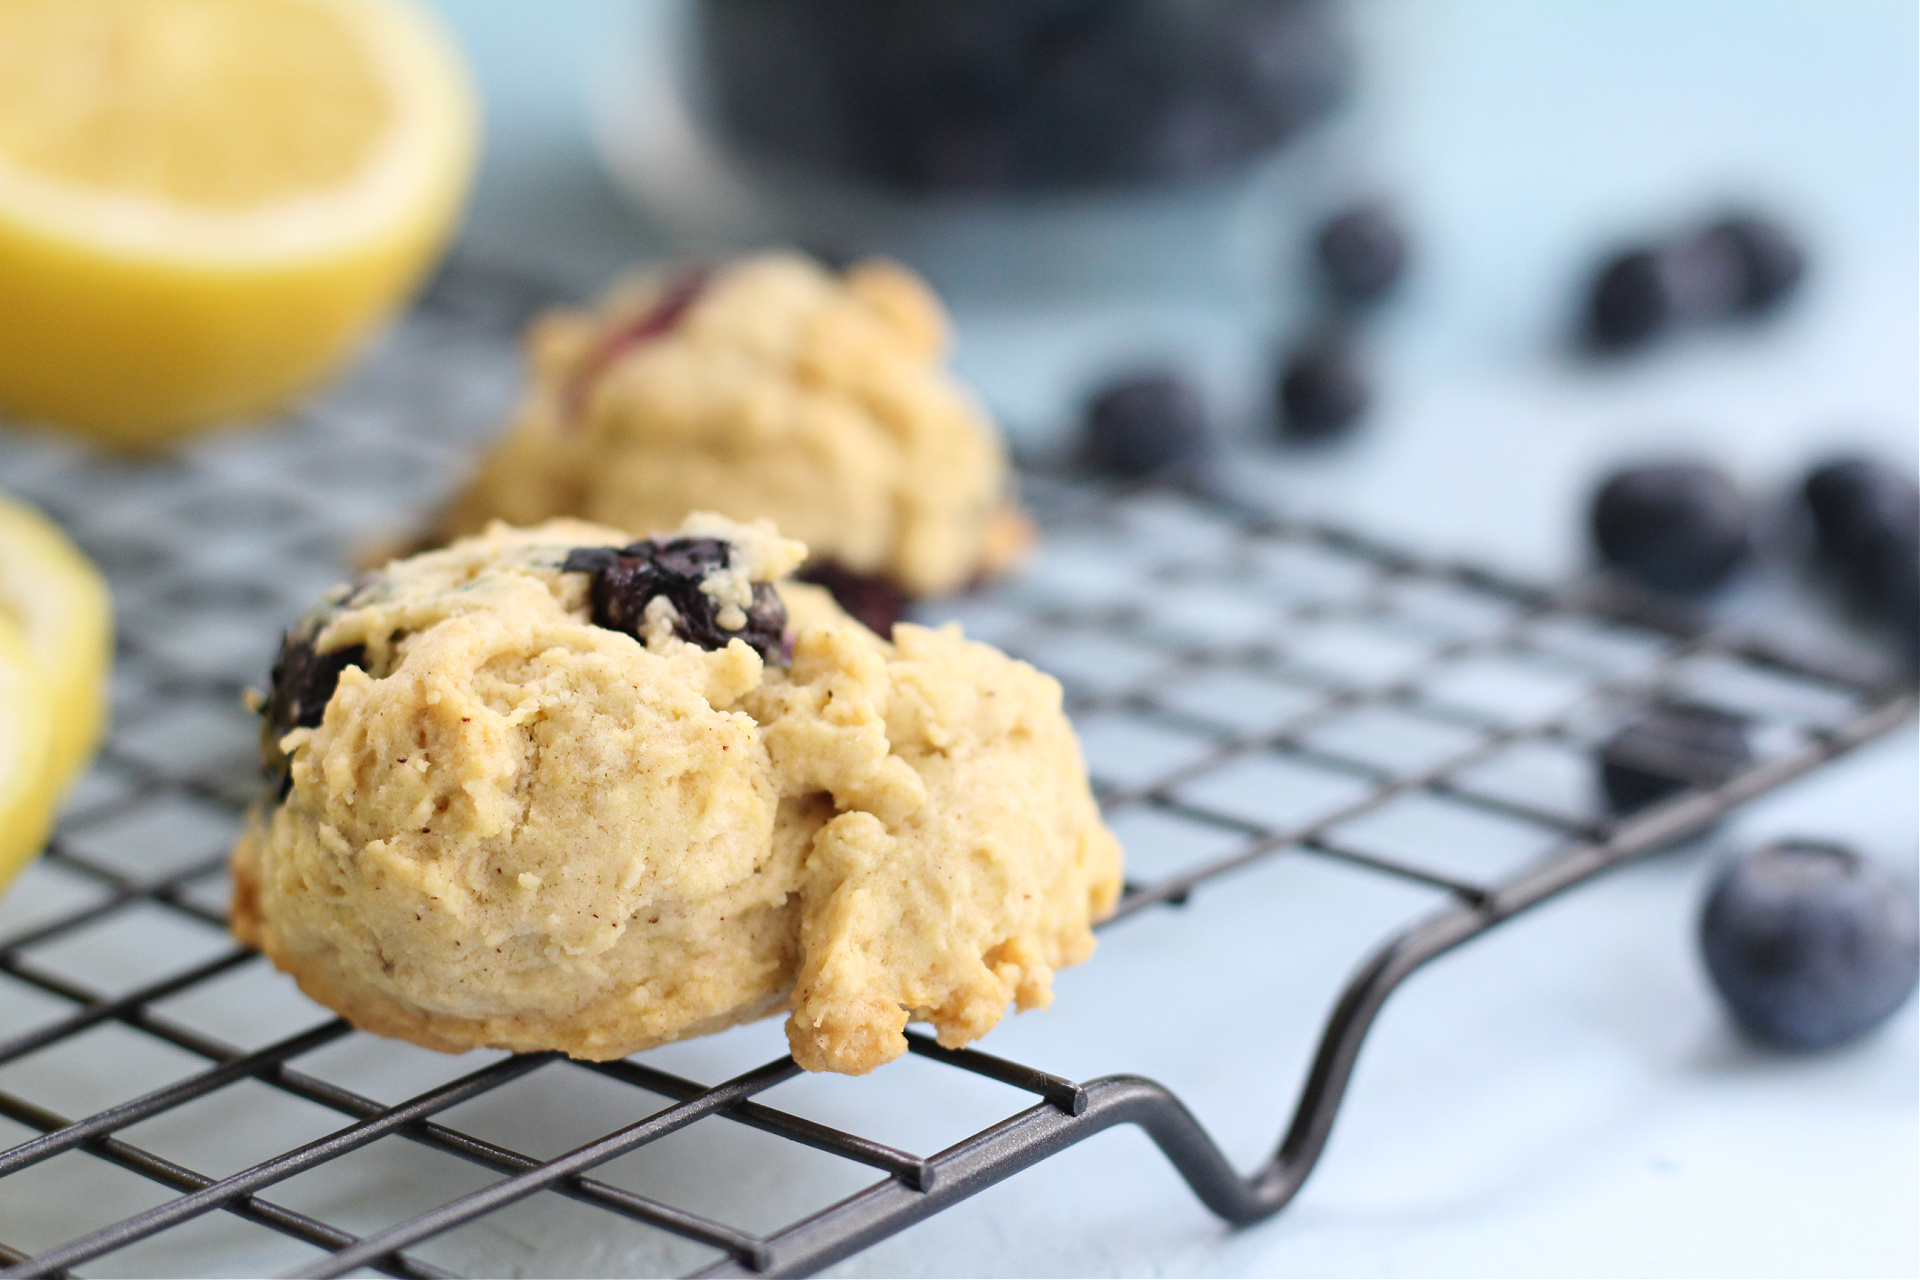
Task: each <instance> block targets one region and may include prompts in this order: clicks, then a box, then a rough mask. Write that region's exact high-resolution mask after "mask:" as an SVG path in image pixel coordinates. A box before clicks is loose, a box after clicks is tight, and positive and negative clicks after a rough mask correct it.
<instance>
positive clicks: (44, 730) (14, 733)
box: [0, 616, 53, 889]
mask: <svg viewBox="0 0 1920 1280" xmlns="http://www.w3.org/2000/svg"><path fill="white" fill-rule="evenodd" d="M51 711H52V708H51V700H50V699H49V697H48V694H47V690H46V688H45V687H44V682H43V681H42V680H41V679H40V673H39V670H38V663H37V662H36V661H35V659H34V657H33V654H32V653H31V652H29V651H28V649H27V643H26V640H25V639H24V638H23V637H22V636H21V634H20V628H19V627H18V626H16V625H15V624H14V623H13V621H12V620H11V619H9V618H7V617H4V616H0V889H5V888H6V886H7V884H8V883H9V882H10V881H12V879H13V878H14V876H16V875H18V874H19V873H20V868H22V867H24V866H26V865H27V863H28V862H29V861H30V860H31V859H32V858H33V856H34V855H35V854H37V853H39V852H40V849H41V846H43V845H44V844H46V842H47V831H48V829H49V828H50V827H51V826H52V825H53V794H52V791H51V789H50V788H49V787H48V786H47V744H48V739H49V737H50V735H51V730H52V725H51Z"/></svg>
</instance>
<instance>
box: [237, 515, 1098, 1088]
mask: <svg viewBox="0 0 1920 1280" xmlns="http://www.w3.org/2000/svg"><path fill="white" fill-rule="evenodd" d="M714 543H718V544H720V545H721V546H722V547H724V548H725V549H726V553H725V554H724V555H716V553H715V552H714V549H713V546H712V545H711V544H714ZM643 547H644V548H652V550H651V551H642V550H636V548H643ZM676 548H678V550H676ZM583 549H584V550H583ZM803 553H804V548H802V547H801V546H800V545H799V544H797V543H794V542H791V541H788V540H786V539H783V538H780V537H778V536H777V535H775V534H774V533H773V532H772V530H771V528H770V527H769V526H766V525H764V524H763V525H761V526H757V527H755V526H740V525H735V524H732V523H731V522H729V521H726V520H724V519H721V518H718V517H712V516H696V517H693V518H690V519H689V521H688V522H687V525H686V526H685V527H683V529H682V530H681V533H680V534H679V535H677V536H676V535H663V536H656V537H655V538H654V539H651V540H647V541H645V542H638V543H637V542H635V541H634V540H633V538H632V537H631V535H629V534H627V533H624V532H621V531H619V530H615V529H611V528H606V527H599V526H594V525H589V524H585V523H583V522H579V521H572V520H555V521H550V522H548V523H546V524H544V525H542V526H539V527H536V528H532V529H512V528H508V527H506V526H502V525H495V526H493V527H492V528H490V529H489V530H488V531H487V532H486V533H485V534H483V535H481V536H479V537H475V538H469V539H465V540H462V541H460V542H457V543H455V544H454V545H453V546H451V547H449V548H447V549H445V550H442V551H436V552H430V553H426V554H423V555H419V556H415V557H413V558H411V559H409V560H404V561H397V562H395V563H394V564H392V565H389V566H388V567H387V568H386V569H384V570H382V571H380V572H378V573H376V574H372V575H369V576H367V577H366V578H363V579H362V580H361V581H360V582H358V583H356V584H354V585H353V586H352V587H350V588H341V589H338V590H336V592H335V593H332V595H330V597H329V598H328V599H327V600H325V601H323V602H322V604H321V606H320V607H318V608H317V609H316V610H315V611H314V613H313V614H310V615H309V617H308V619H307V620H306V621H305V622H303V624H302V625H301V627H300V628H297V629H296V630H295V631H294V632H293V633H290V636H289V645H297V646H300V648H299V653H300V654H301V657H300V660H299V661H298V662H288V663H284V664H282V667H283V668H284V669H285V670H286V671H287V672H288V673H290V674H289V678H290V679H296V680H298V681H301V682H302V683H301V684H300V687H299V688H297V689H291V690H288V691H276V694H275V696H274V697H272V698H270V699H269V700H268V704H267V705H268V708H269V710H272V709H274V708H276V707H278V708H280V712H279V714H280V715H281V716H282V719H281V720H280V721H279V722H278V723H276V724H275V725H274V726H273V728H279V727H280V725H282V724H284V725H286V726H287V727H286V728H285V731H284V732H283V733H281V734H280V736H279V737H278V738H277V739H273V740H272V741H271V742H270V744H269V749H268V754H269V756H270V757H271V758H272V762H273V763H275V764H276V765H277V767H281V768H284V770H285V773H286V778H287V784H286V789H285V792H284V799H283V800H281V801H280V802H279V803H277V804H274V805H272V806H271V807H270V808H266V809H264V810H262V811H261V812H260V813H259V814H257V815H256V817H255V818H254V820H253V821H252V823H251V824H250V825H249V828H248V830H247V831H246V833H245V834H244V835H243V836H242V838H241V840H240V842H239V844H238V846H237V847H236V849H235V851H234V858H233V863H234V872H235V898H234V911H233V922H234V931H235V933H236V935H237V936H238V937H240V938H241V940H243V941H245V942H249V943H252V944H254V945H256V946H259V947H260V948H261V949H262V950H264V951H265V952H266V953H267V954H268V956H269V957H270V958H271V959H272V960H273V961H274V963H275V964H276V965H278V966H279V967H281V968H282V969H285V970H286V971H288V972H289V973H291V974H293V975H294V977H295V978H296V979H297V980H298V981H299V983H300V985H301V987H302V988H303V989H304V990H306V991H307V993H308V994H309V995H312V996H313V997H315V998H316V999H318V1000H320V1001H321V1002H322V1003H325V1004H327V1005H329V1006H330V1007H332V1008H334V1009H336V1010H338V1011H339V1012H341V1013H342V1014H344V1015H345V1016H347V1017H348V1018H349V1019H350V1020H352V1021H353V1022H354V1023H355V1024H356V1025H359V1026H361V1027H363V1028H365V1029H368V1030H371V1031H377V1032H381V1033H383V1034H388V1035H395V1036H399V1037H402V1038H404V1039H408V1040H411V1041H414V1042H415V1043H418V1044H423V1045H427V1046H429V1047H432V1048H436V1049H443V1050H460V1049H466V1048H472V1047H478V1046H493V1047H499V1048H506V1049H512V1050H518V1051H528V1050H537V1049H559V1050H562V1051H564V1052H566V1053H569V1054H571V1055H573V1056H576V1057H581V1058H591V1059H610V1058H617V1057H622V1056H625V1055H626V1054H629V1053H633V1052H635V1051H637V1050H640V1049H644V1048H647V1047H650V1046H652V1045H656V1044H660V1043H663V1042H665V1041H669V1040H676V1039H680V1038H683V1037H686V1036H690V1035H697V1034H701V1033H704V1032H708V1031H715V1030H719V1029H721V1028H724V1027H726V1026H730V1025H733V1024H735V1023H738V1022H743V1021H747V1020H750V1019H753V1018H758V1017H762V1016H765V1015H767V1014H770V1013H774V1012H777V1011H780V1010H782V1009H787V1010H790V1017H789V1019H788V1024H787V1031H788V1039H789V1042H790V1044H791V1046H792V1050H793V1053H794V1056H795V1058H796V1059H797V1060H798V1061H799V1062H800V1063H801V1065H803V1066H805V1067H807V1068H808V1069H810V1070H831V1071H842V1072H851V1073H860V1072H865V1071H868V1070H871V1069H872V1068H873V1067H875V1066H877V1065H879V1064H880V1063H883V1062H886V1061H888V1060H890V1059H892V1058H894V1057H896V1056H898V1055H899V1054H900V1053H901V1052H903V1051H904V1049H905V1039H904V1037H903V1036H902V1034H901V1032H902V1029H903V1028H904V1026H905V1024H906V1023H907V1022H908V1020H909V1019H915V1020H921V1021H926V1022H930V1023H932V1025H933V1027H934V1029H935V1031H936V1033H937V1034H938V1035H939V1038H940V1040H941V1042H942V1043H944V1044H948V1045H960V1044H965V1043H968V1042H970V1041H972V1040H974V1039H976V1038H978V1037H979V1036H981V1035H983V1034H985V1033H986V1032H987V1031H988V1030H990V1029H991V1028H992V1027H993V1026H994V1025H995V1024H996V1023H997V1022H998V1021H999V1019H1000V1017H1001V1016H1002V1015H1003V1014H1004V1012H1005V1010H1006V1006H1007V1005H1008V1004H1009V1003H1010V1002H1011V1003H1013V1004H1016V1005H1017V1006H1018V1007H1019V1008H1022V1009H1027V1008H1035V1007H1044V1006H1045V1005H1046V1004H1047V1003H1048V1002H1049V1000H1050V998H1051V979H1052V975H1053V972H1054V970H1055V969H1057V968H1059V967H1060V966H1062V965H1067V964H1073V963H1077V962H1078V961H1081V960H1084V959H1085V958H1086V957H1087V956H1088V955H1090V954H1091V953H1092V950H1093V935H1092V932H1091V930H1090V927H1089V926H1090V924H1091V923H1092V922H1093V921H1094V920H1096V919H1098V918H1099V917H1100V916H1101V915H1103V914H1105V913H1106V911H1107V910H1109V909H1110V908H1111V906H1112V904H1113V902H1114V900H1115V898H1116V896H1117V894H1118V891H1119V886H1120V853H1119V849H1118V846H1117V845H1116V844H1115V842H1114V840H1113V837H1112V836H1111V834H1110V833H1109V832H1108V831H1107V830H1106V828H1105V826H1104V825H1103V824H1102V822H1101V820H1100V817H1099V813H1098V810H1097V808H1096V806H1095V804H1094V802H1093V800H1092V797H1091V795H1090V794H1089V791H1088V788H1087V781H1086V771H1085V767H1084V765H1083V764H1082V761H1081V756H1080V751H1079V746H1078V743H1077V741H1076V740H1075V738H1074V735H1073V731H1072V728H1071V727H1070V726H1069V724H1068V722H1067V720H1066V717H1065V716H1064V715H1063V714H1062V712H1061V709H1060V689H1059V686H1058V684H1057V683H1055V682H1054V681H1053V680H1052V679H1051V678H1050V677H1047V676H1045V675H1043V674H1041V673H1040V672H1038V671H1035V670H1034V669H1033V668H1031V667H1029V666H1027V665H1026V664H1024V663H1021V662H1017V661H1014V660H1013V659H1010V658H1008V657H1006V656H1005V655H1003V654H1001V653H1000V652H998V651H997V650H995V649H992V648H990V647H988V646H986V645H981V644H976V643H972V642H969V641H967V640H965V639H964V638H962V636H961V635H960V633H959V631H958V630H957V628H946V629H942V630H938V631H935V630H929V629H926V628H922V627H916V626H912V625H908V624H902V625H900V626H899V627H897V628H895V630H894V633H893V637H892V639H891V641H883V640H881V639H880V638H879V637H877V636H875V635H874V634H873V633H872V632H870V631H867V630H866V629H865V628H864V627H861V626H860V625H859V624H857V623H855V622H853V621H851V620H850V619H848V618H847V617H846V616H845V615H844V614H842V613H841V612H840V611H839V610H838V609H837V608H836V607H835V606H834V605H833V604H832V602H831V601H830V599H828V597H827V596H826V594H825V592H824V591H821V590H820V589H818V588H815V587H810V586H806V585H804V584H797V583H793V582H791V581H786V580H784V577H783V575H784V574H785V573H787V572H788V571H790V570H791V569H792V567H793V566H794V565H795V564H797V563H798V562H799V560H800V558H801V556H802V555H803ZM648 555H654V556H659V557H661V559H662V560H663V563H664V565H665V567H664V568H662V569H661V570H660V572H661V573H663V574H664V573H666V572H667V571H668V570H669V569H671V570H673V571H674V572H679V573H682V576H681V577H678V578H672V579H671V582H672V584H674V585H673V590H674V591H677V592H679V593H680V595H679V598H680V600H681V601H682V604H683V606H685V605H686V604H687V602H689V601H692V602H693V603H694V604H696V605H697V604H699V603H700V602H701V601H702V600H705V599H711V600H712V601H714V602H715V607H714V608H713V609H711V610H708V611H707V613H706V614H705V615H703V618H702V619H701V620H700V622H699V625H698V626H688V625H687V621H686V619H685V618H683V617H681V616H680V614H679V611H677V610H675V609H673V608H671V607H668V608H661V607H658V602H659V601H668V602H669V605H670V604H671V601H670V600H669V596H668V595H667V594H662V595H660V596H657V597H654V598H653V599H652V600H650V601H647V602H641V603H638V604H636V602H634V601H627V602H626V603H625V605H623V607H624V608H625V609H626V610H627V613H626V614H623V615H621V616H622V617H626V616H628V615H632V616H635V617H638V618H639V619H640V621H639V623H638V624H637V625H636V626H634V627H632V628H620V629H616V628H612V627H608V626H603V625H598V624H596V622H595V614H596V606H595V601H594V596H595V591H596V584H597V583H598V582H599V581H600V579H599V578H598V577H597V576H596V567H599V568H604V567H605V566H606V565H607V564H609V563H613V562H614V561H615V558H616V556H619V557H624V559H625V561H626V562H627V563H629V565H631V564H632V563H634V562H637V560H638V559H639V558H641V557H644V556H648ZM676 557H677V558H676ZM570 562H571V564H572V565H573V566H574V568H573V569H569V567H568V566H569V563H570ZM689 565H691V566H694V569H688V568H687V566H689ZM642 569H643V570H646V571H640V570H631V569H629V570H628V571H624V572H626V577H623V578H622V579H621V580H620V581H621V582H623V583H627V582H631V581H642V582H646V581H654V580H655V579H654V578H649V577H648V576H647V573H648V572H651V570H647V569H646V566H644V565H643V566H642ZM695 570H698V572H699V573H703V574H706V575H707V576H705V577H700V578H699V579H698V581H697V583H696V584H695V585H694V586H691V587H690V586H688V583H689V582H690V581H693V579H690V578H687V577H686V576H685V575H686V574H687V573H692V572H694V571H695ZM658 580H659V581H668V580H669V579H667V578H659V579H658ZM767 584H772V592H773V593H774V595H773V599H772V600H771V601H769V600H768V593H767V591H766V590H764V588H765V587H766V586H767ZM690 591H698V592H700V593H701V595H700V596H699V597H697V598H696V597H695V596H693V595H690V594H688V592H690ZM770 610H777V611H778V613H779V614H781V615H783V617H781V618H780V619H779V620H778V623H776V622H775V621H774V619H773V615H772V614H771V613H770ZM729 623H733V624H735V625H733V626H732V627H729V626H728V625H727V624H729ZM780 624H783V628H782V630H783V635H782V642H781V643H780V644H779V645H773V644H771V643H770V642H768V641H766V640H765V638H764V634H763V633H764V632H765V630H766V628H768V627H769V626H778V625H780ZM729 631H731V632H735V633H737V634H732V635H728V634H727V633H728V632H729ZM688 637H692V638H688ZM756 637H758V647H756ZM343 654H344V655H348V657H349V658H350V659H351V660H347V661H343V660H341V659H339V658H337V657H336V658H332V659H330V658H329V655H343ZM336 666H337V667H338V670H337V674H335V673H334V671H333V670H332V668H334V667H336ZM277 669H278V668H277ZM316 670H319V671H324V672H325V673H326V674H327V675H329V676H332V678H333V680H334V683H333V686H332V688H331V689H330V690H325V691H324V701H323V704H322V707H321V709H319V710H318V711H317V712H316V711H315V710H314V709H313V708H311V707H309V706H308V705H307V704H308V703H309V702H312V701H314V700H315V699H316V698H318V697H321V695H322V692H323V691H322V690H321V689H320V687H319V684H318V683H316V681H315V678H314V676H313V674H312V673H313V672H315V671H316ZM321 683H324V682H321ZM283 704H284V705H283ZM269 736H271V733H270V735H269Z"/></svg>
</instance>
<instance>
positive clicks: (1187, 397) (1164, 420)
mask: <svg viewBox="0 0 1920 1280" xmlns="http://www.w3.org/2000/svg"><path fill="white" fill-rule="evenodd" d="M1207 445H1208V429H1207V412H1206V406H1205V404H1204V403H1203V402H1202V401H1201V399H1200V393H1199V392H1198V391H1196V390H1194V388H1193V386H1192V384H1190V383H1188V382H1187V381H1186V380H1185V379H1183V378H1181V377H1179V376H1177V375H1175V374H1172V373H1143V374H1134V375H1130V376H1128V377H1125V378H1121V379H1120V380H1118V381H1116V382H1111V383H1109V384H1107V385H1106V386H1105V387H1102V388H1101V389H1100V390H1099V391H1098V392H1096V393H1095V394H1094V396H1093V398H1092V399H1091V400H1090V401H1088V404H1087V421H1086V454H1087V459H1088V461H1090V462H1091V463H1092V464H1093V465H1094V466H1096V467H1098V468H1099V469H1101V470H1102V471H1108V472H1111V473H1113V474H1115V475H1121V476H1139V475H1146V474H1148V473H1150V472H1155V471H1162V470H1166V469H1169V468H1172V467H1175V466H1182V465H1188V466H1190V465H1192V464H1194V463H1197V462H1198V461H1199V460H1200V459H1201V457H1202V456H1204V455H1205V453H1206V452H1207Z"/></svg>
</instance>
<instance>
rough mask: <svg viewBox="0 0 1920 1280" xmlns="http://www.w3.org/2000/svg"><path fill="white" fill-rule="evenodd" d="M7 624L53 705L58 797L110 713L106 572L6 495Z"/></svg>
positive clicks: (3, 599)
mask: <svg viewBox="0 0 1920 1280" xmlns="http://www.w3.org/2000/svg"><path fill="white" fill-rule="evenodd" d="M0 623H3V624H4V625H5V626H6V627H7V628H9V629H10V631H11V632H13V633H14V634H15V636H16V637H17V638H18V640H19V641H20V643H22V644H24V645H25V647H26V653H27V655H28V657H29V659H30V660H31V663H32V668H33V675H34V679H35V682H36V684H37V685H38V687H39V689H40V691H41V694H42V697H43V699H44V701H45V702H46V704H47V706H48V708H49V709H50V711H51V714H52V717H53V721H52V727H51V730H50V733H51V738H50V743H49V745H48V747H47V748H46V753H47V761H46V766H47V768H46V783H47V786H48V788H49V789H50V791H51V793H52V794H53V795H54V796H55V797H56V798H57V797H58V796H59V795H61V794H63V793H64V792H65V791H66V788H67V784H68V783H70V782H71V781H72V780H73V777H74V775H75V774H77V773H78V772H79V771H80V769H81V768H82V767H83V766H84V765H85V764H86V762H87V760H88V758H89V757H90V756H92V754H93V749H94V747H95V746H96V745H97V744H98V743H99V741H100V730H101V728H102V721H103V720H104V718H105V715H106V702H107V673H108V669H109V667H110V665H111V663H112V661H113V610H112V606H111V604H110V603H109V599H108V595H107V584H106V582H105V581H104V580H102V578H101V577H100V572H99V570H97V569H95V568H94V567H93V563H92V562H91V561H90V560H88V559H87V558H86V556H85V555H83V554H81V552H80V549H79V548H78V547H76V546H74V545H73V543H72V542H71V541H69V540H68V538H67V535H66V534H64V533H62V532H61V531H60V529H59V528H58V527H57V526H56V525H55V524H54V523H53V522H52V521H50V520H48V519H47V518H46V517H45V516H43V515H41V514H40V513H39V512H38V511H35V510H34V509H33V508H31V507H28V506H24V505H22V504H20V503H18V502H14V501H12V500H10V499H7V498H0Z"/></svg>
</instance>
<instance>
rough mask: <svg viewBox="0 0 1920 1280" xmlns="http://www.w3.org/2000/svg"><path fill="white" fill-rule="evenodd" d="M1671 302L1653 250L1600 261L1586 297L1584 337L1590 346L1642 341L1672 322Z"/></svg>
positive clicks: (1614, 347) (1622, 347) (1619, 347)
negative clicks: (1598, 268)
mask: <svg viewBox="0 0 1920 1280" xmlns="http://www.w3.org/2000/svg"><path fill="white" fill-rule="evenodd" d="M1674 319H1675V307H1674V303H1673V296H1672V292H1671V290H1670V289H1669V288H1668V285H1667V279H1666V273H1665V271H1664V270H1663V267H1662V264H1661V261H1660V251H1659V250H1657V249H1646V248H1637V249H1628V250H1626V251H1625V252H1622V253H1620V254H1617V255H1615V256H1614V257H1612V258H1609V259H1608V260H1607V261H1606V262H1604V263H1602V264H1601V266H1600V270H1599V271H1598V272H1597V273H1596V274H1595V276H1594V280H1593V285H1592V287H1591V289H1590V290H1589V292H1588V297H1587V318H1586V335H1585V336H1586V342H1587V345H1588V346H1589V347H1591V348H1593V349H1594V350H1596V351H1626V350H1629V349H1631V348H1634V347H1639V346H1644V345H1645V344H1646V343H1648V342H1651V341H1652V340H1653V339H1655V338H1657V337H1659V336H1660V335H1661V334H1662V333H1665V332H1666V331H1667V330H1668V329H1669V328H1671V327H1672V326H1673V323H1674Z"/></svg>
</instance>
